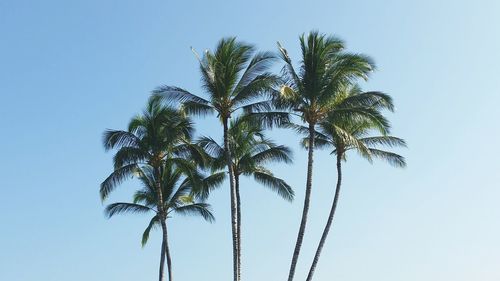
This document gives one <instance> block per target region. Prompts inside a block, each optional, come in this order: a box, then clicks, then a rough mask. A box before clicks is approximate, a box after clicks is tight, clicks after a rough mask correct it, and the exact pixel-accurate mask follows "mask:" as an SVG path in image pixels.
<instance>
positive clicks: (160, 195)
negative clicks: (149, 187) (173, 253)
mask: <svg viewBox="0 0 500 281" xmlns="http://www.w3.org/2000/svg"><path fill="white" fill-rule="evenodd" d="M154 173H155V178H156V179H155V180H156V192H157V193H158V206H157V208H158V213H159V216H160V221H161V227H162V234H163V239H162V242H161V256H160V272H159V277H158V280H159V281H163V275H164V272H165V256H166V251H167V247H168V244H167V225H166V222H165V219H166V215H165V212H164V204H163V192H162V189H161V182H160V179H161V171H160V168H159V167H158V166H156V165H155V167H154ZM168 271H169V280H170V281H171V280H172V279H171V269H170V266H169V270H168Z"/></svg>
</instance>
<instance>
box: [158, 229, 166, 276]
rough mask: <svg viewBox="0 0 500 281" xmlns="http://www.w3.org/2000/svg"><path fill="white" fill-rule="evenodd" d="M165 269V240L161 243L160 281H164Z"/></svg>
mask: <svg viewBox="0 0 500 281" xmlns="http://www.w3.org/2000/svg"><path fill="white" fill-rule="evenodd" d="M164 268H165V239H163V240H162V242H161V254H160V272H159V277H158V280H159V281H163V272H164Z"/></svg>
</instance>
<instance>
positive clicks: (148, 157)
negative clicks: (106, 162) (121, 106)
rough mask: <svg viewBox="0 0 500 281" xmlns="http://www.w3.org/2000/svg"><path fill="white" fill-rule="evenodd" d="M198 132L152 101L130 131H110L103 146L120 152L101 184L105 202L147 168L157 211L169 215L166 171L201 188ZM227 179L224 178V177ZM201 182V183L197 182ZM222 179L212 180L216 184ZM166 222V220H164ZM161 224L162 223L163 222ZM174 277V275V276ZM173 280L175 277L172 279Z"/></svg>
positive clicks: (117, 153) (178, 115) (164, 237)
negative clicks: (179, 173)
mask: <svg viewBox="0 0 500 281" xmlns="http://www.w3.org/2000/svg"><path fill="white" fill-rule="evenodd" d="M193 132H194V129H193V125H192V122H191V120H190V119H189V118H188V117H186V116H184V115H183V114H181V113H180V112H179V111H178V110H175V109H172V108H170V107H167V106H163V105H161V103H160V102H159V101H157V100H154V99H152V100H150V101H149V103H148V105H147V107H146V109H145V110H144V112H143V114H142V115H138V116H136V117H134V118H132V120H131V121H130V123H129V126H128V130H126V131H123V130H107V131H105V133H104V138H103V144H104V148H105V149H106V150H110V149H117V152H116V154H115V155H114V158H113V162H114V171H113V172H112V173H111V174H110V175H109V176H108V177H107V178H106V179H105V180H104V181H103V182H102V183H101V188H100V195H101V199H102V200H105V199H106V198H107V197H108V196H109V194H110V193H111V192H112V191H113V190H114V189H115V188H116V187H117V186H118V185H120V184H121V183H122V182H123V181H124V180H126V179H128V178H131V177H133V176H136V175H141V174H142V172H141V171H143V170H144V169H145V168H146V167H147V169H148V170H151V172H152V173H153V176H154V177H153V178H154V179H156V182H155V186H156V189H155V192H157V194H158V202H157V203H158V204H157V209H156V210H157V211H158V213H159V214H165V210H163V209H164V206H165V204H164V202H163V199H164V198H165V197H164V196H163V188H162V182H161V181H160V179H161V178H162V176H161V175H162V169H163V168H162V167H165V165H166V166H167V167H170V166H176V167H178V168H179V169H183V170H184V172H185V173H188V174H189V178H190V179H191V181H192V182H193V183H195V182H196V183H197V185H196V186H198V187H199V186H201V185H202V184H204V183H202V182H201V176H200V175H199V174H198V173H197V169H196V163H198V164H203V163H204V160H205V158H204V154H203V151H202V150H201V149H199V147H198V146H196V145H193V144H191V138H192V135H193ZM220 176H223V175H220ZM197 179H200V180H197ZM217 179H219V182H220V181H221V180H222V178H221V177H219V178H217V176H213V177H211V178H210V180H211V181H212V183H213V184H217ZM161 219H166V218H161ZM160 222H161V220H160ZM162 230H163V245H166V244H167V241H166V238H167V229H166V225H164V224H162ZM165 250H166V249H165V248H164V247H163V246H162V249H161V259H160V270H159V280H160V281H161V280H163V272H164V258H165ZM170 274H171V273H170ZM170 278H171V275H170Z"/></svg>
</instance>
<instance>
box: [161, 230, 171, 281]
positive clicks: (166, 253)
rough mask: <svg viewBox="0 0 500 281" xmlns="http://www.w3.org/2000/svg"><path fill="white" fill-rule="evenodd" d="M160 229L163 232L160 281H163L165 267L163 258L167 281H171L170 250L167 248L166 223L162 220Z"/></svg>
mask: <svg viewBox="0 0 500 281" xmlns="http://www.w3.org/2000/svg"><path fill="white" fill-rule="evenodd" d="M161 228H162V231H163V241H162V243H161V247H162V249H161V250H162V251H161V252H162V255H161V259H160V279H159V280H160V281H162V280H163V271H164V267H165V256H166V258H167V269H168V280H169V281H172V280H173V279H172V257H171V256H170V249H169V247H168V233H167V223H166V222H165V221H164V220H162V222H161Z"/></svg>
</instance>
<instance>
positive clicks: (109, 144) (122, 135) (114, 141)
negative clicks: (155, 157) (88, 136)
mask: <svg viewBox="0 0 500 281" xmlns="http://www.w3.org/2000/svg"><path fill="white" fill-rule="evenodd" d="M139 143H140V140H139V138H137V136H135V135H134V134H133V133H130V132H127V131H120V130H106V131H104V134H103V145H104V148H105V149H106V150H110V149H114V148H117V147H137V146H138V145H139Z"/></svg>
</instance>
